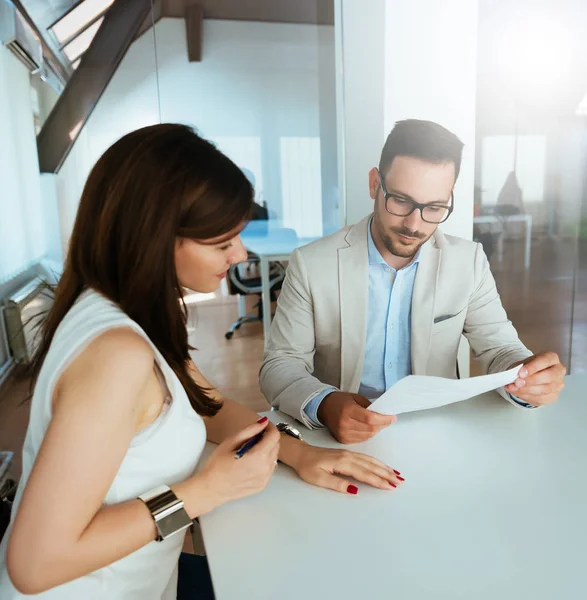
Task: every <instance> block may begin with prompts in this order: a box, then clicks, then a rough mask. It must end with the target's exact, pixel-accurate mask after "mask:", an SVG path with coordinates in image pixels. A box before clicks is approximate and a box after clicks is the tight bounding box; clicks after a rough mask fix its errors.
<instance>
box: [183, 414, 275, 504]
mask: <svg viewBox="0 0 587 600" xmlns="http://www.w3.org/2000/svg"><path fill="white" fill-rule="evenodd" d="M264 429H265V430H266V431H265V434H264V435H263V437H262V438H261V440H260V441H259V442H257V444H255V445H254V446H253V447H252V448H251V449H250V450H249V451H248V452H246V453H245V454H244V455H243V456H242V458H239V459H235V458H234V455H235V452H236V450H237V449H238V448H239V447H240V446H242V444H244V443H245V442H246V441H247V440H249V439H250V438H252V437H253V436H255V435H257V434H258V433H260V432H261V431H263V430H264ZM279 440H280V435H279V431H277V429H276V428H275V427H270V426H269V421H268V419H267V417H263V418H262V419H260V420H259V421H258V422H257V423H254V424H253V425H249V426H248V427H246V428H245V429H243V430H241V431H239V433H237V434H236V435H234V436H231V437H229V438H227V439H225V440H224V441H223V442H222V443H221V444H220V445H219V446H218V448H216V450H215V451H214V452H213V453H212V454H211V455H210V457H209V458H208V460H207V462H206V464H205V465H204V467H203V468H202V469H201V470H200V471H199V473H198V474H197V475H196V476H195V478H197V479H200V480H201V481H202V482H203V483H205V489H206V492H207V493H209V494H211V496H212V504H213V507H214V506H219V505H221V504H224V503H225V502H229V501H230V500H236V499H238V498H245V497H246V496H251V495H253V494H256V493H258V492H260V491H262V490H263V489H265V487H266V486H267V484H268V483H269V479H271V475H273V471H274V470H275V466H276V464H277V456H278V454H279Z"/></svg>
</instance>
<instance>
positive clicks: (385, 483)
mask: <svg viewBox="0 0 587 600" xmlns="http://www.w3.org/2000/svg"><path fill="white" fill-rule="evenodd" d="M292 466H293V468H294V469H295V471H296V472H297V474H298V475H299V476H300V477H301V478H302V479H303V480H304V481H306V482H307V483H311V484H312V485H316V486H318V487H323V488H327V489H330V490H335V491H337V492H341V493H343V494H356V493H357V492H358V488H357V486H356V485H353V484H349V481H348V480H347V479H345V477H351V478H353V479H355V480H357V481H360V482H363V483H366V484H368V485H371V486H373V487H376V488H379V489H382V490H393V489H394V488H396V487H399V486H400V485H402V483H403V482H404V478H403V477H402V476H401V473H400V472H399V471H396V470H395V469H392V468H391V467H389V466H387V465H386V464H385V463H382V462H381V461H380V460H377V459H376V458H373V457H372V456H367V455H366V454H360V453H358V452H352V451H351V450H334V449H330V448H320V447H317V446H310V445H307V444H304V448H303V449H302V451H301V452H300V453H299V456H298V458H297V460H296V463H295V464H294V465H292Z"/></svg>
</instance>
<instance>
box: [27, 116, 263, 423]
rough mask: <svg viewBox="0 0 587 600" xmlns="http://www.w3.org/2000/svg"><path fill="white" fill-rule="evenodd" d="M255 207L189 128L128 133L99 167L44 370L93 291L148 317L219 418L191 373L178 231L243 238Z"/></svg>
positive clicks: (162, 345)
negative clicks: (69, 317) (61, 333)
mask: <svg viewBox="0 0 587 600" xmlns="http://www.w3.org/2000/svg"><path fill="white" fill-rule="evenodd" d="M252 206H253V190H252V188H251V184H250V183H249V181H248V180H247V178H246V177H245V175H244V174H243V173H242V171H241V170H240V169H239V168H238V167H237V166H236V165H235V164H234V163H233V162H232V161H231V160H230V159H229V158H227V157H226V156H225V155H224V154H222V153H221V152H220V151H219V150H218V149H217V148H216V147H215V146H213V145H212V144H211V143H210V142H208V141H206V140H204V139H202V138H201V137H200V136H198V135H197V134H196V133H195V132H194V131H193V130H192V129H190V128H189V127H187V126H184V125H173V124H161V125H153V126H150V127H144V128H142V129H139V130H137V131H133V132H132V133H129V134H128V135H126V136H124V137H123V138H121V139H120V140H118V141H117V142H116V143H115V144H114V145H113V146H111V147H110V148H109V149H108V150H107V151H106V152H105V153H104V155H103V156H102V157H101V158H100V159H99V160H98V162H97V163H96V165H95V166H94V168H93V169H92V171H91V173H90V175H89V177H88V180H87V182H86V185H85V187H84V191H83V193H82V197H81V200H80V204H79V208H78V212H77V217H76V221H75V225H74V228H73V232H72V235H71V240H70V244H69V251H68V255H67V259H66V261H65V268H64V272H63V275H62V276H61V279H60V281H59V283H58V285H57V289H56V291H55V301H54V304H53V306H52V308H51V310H50V312H49V314H48V316H47V318H46V320H45V322H44V324H43V326H42V330H41V337H40V344H39V347H38V351H37V353H36V355H35V357H34V360H33V363H32V372H33V381H35V380H36V378H37V377H38V374H39V371H40V369H41V367H42V365H43V361H44V360H45V357H46V356H47V353H48V351H49V348H50V346H51V342H52V340H53V337H54V335H55V332H56V330H57V328H58V326H59V324H60V323H61V321H62V320H63V318H64V317H65V315H66V314H67V312H68V311H69V310H70V309H71V307H72V306H73V304H74V303H75V301H76V299H77V298H78V297H79V295H80V294H81V293H82V292H83V291H84V290H85V289H87V288H93V289H94V290H96V291H98V292H100V293H101V294H103V295H104V296H106V297H107V298H108V299H110V300H112V301H113V302H115V303H116V304H118V305H119V306H120V308H121V309H122V310H123V311H124V312H125V313H126V314H127V315H128V316H129V317H130V318H131V319H132V320H133V321H135V322H136V323H138V324H139V325H140V326H141V327H142V329H143V330H144V331H145V333H146V334H147V335H148V337H149V338H150V340H151V341H152V342H153V344H155V346H156V347H157V348H158V350H159V351H160V352H161V354H162V355H163V357H164V358H165V360H166V361H167V363H168V364H169V365H170V367H171V368H172V369H173V371H174V372H175V374H176V375H177V377H178V378H179V380H180V382H181V384H182V385H183V387H184V388H185V390H186V392H187V395H188V398H189V399H190V402H191V404H192V406H193V408H194V409H195V410H196V411H197V412H198V413H199V414H201V415H210V416H211V415H214V414H216V412H217V411H218V410H219V409H220V407H221V404H220V403H218V402H216V401H214V400H213V399H211V398H210V397H209V396H208V395H207V393H206V390H205V389H203V388H201V387H200V386H198V385H197V384H196V383H195V382H194V381H193V379H192V378H191V377H190V375H189V372H188V363H189V359H190V357H189V352H188V351H189V350H190V347H189V345H188V336H187V311H186V307H185V304H184V303H183V299H182V292H181V287H180V283H179V281H178V278H177V274H176V270H175V243H176V239H177V238H178V237H180V238H182V237H183V238H192V239H195V240H199V241H203V242H205V241H206V240H209V239H213V238H219V237H222V236H227V237H228V236H230V235H235V233H234V232H235V231H238V228H239V226H241V225H242V224H243V223H244V222H245V221H246V219H247V218H248V216H249V214H250V211H251V209H252Z"/></svg>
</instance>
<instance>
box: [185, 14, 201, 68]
mask: <svg viewBox="0 0 587 600" xmlns="http://www.w3.org/2000/svg"><path fill="white" fill-rule="evenodd" d="M203 22H204V11H203V10H202V7H201V6H199V5H197V4H196V5H192V6H188V7H186V12H185V31H186V37H187V46H188V60H189V61H190V62H200V61H201V60H202V27H203Z"/></svg>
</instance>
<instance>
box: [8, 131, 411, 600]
mask: <svg viewBox="0 0 587 600" xmlns="http://www.w3.org/2000/svg"><path fill="white" fill-rule="evenodd" d="M252 198H253V191H252V188H251V186H250V184H249V182H248V181H247V179H246V177H245V176H244V175H243V174H242V172H241V171H240V170H239V169H238V168H237V167H236V166H235V165H234V164H233V163H232V162H231V161H230V160H229V159H228V158H226V157H225V156H224V155H223V154H221V153H220V152H219V151H218V150H217V149H216V148H215V147H214V146H213V145H211V144H210V143H208V142H207V141H205V140H203V139H201V138H200V137H198V136H197V135H196V134H195V133H194V132H193V131H192V130H191V129H189V128H188V127H185V126H182V125H154V126H152V127H146V128H144V129H140V130H138V131H135V132H133V133H130V134H129V135H127V136H125V137H123V138H122V139H121V140H119V141H118V142H116V143H115V144H114V145H113V146H112V147H111V148H110V149H109V150H108V151H107V152H106V153H105V154H104V155H103V156H102V158H101V159H100V160H99V161H98V162H97V164H96V165H95V167H94V168H93V170H92V172H91V173H90V176H89V178H88V181H87V183H86V186H85V188H84V191H83V194H82V198H81V201H80V205H79V210H78V214H77V218H76V222H75V226H74V229H73V233H72V237H71V242H70V248H69V254H68V258H67V261H66V265H65V270H64V273H63V276H62V278H61V280H60V282H59V285H58V288H57V292H56V298H55V303H54V305H53V307H52V309H51V312H50V314H49V315H48V318H47V320H46V322H45V325H44V330H43V336H42V341H41V344H40V347H39V351H38V356H37V357H36V360H35V362H34V372H35V389H34V394H33V400H32V407H31V418H30V424H29V428H28V431H27V436H26V440H25V447H24V453H23V458H24V460H23V476H22V480H21V484H20V486H19V491H18V494H17V498H16V501H15V504H14V510H13V517H12V524H11V526H10V528H9V530H8V532H7V535H6V536H5V539H4V540H3V544H2V547H1V548H0V564H2V569H1V570H0V597H1V598H2V599H3V600H12V599H15V598H20V597H21V594H39V595H40V597H42V598H59V599H60V600H63V599H73V598H75V599H76V600H79V599H81V598H83V599H84V600H88V599H94V598H108V599H109V600H111V599H118V598H124V599H125V600H126V599H129V598H137V599H139V598H140V599H141V600H145V599H151V598H152V599H155V598H157V599H159V598H165V599H167V598H175V594H176V588H177V562H178V557H179V554H180V550H181V546H182V542H183V535H177V533H179V532H180V531H183V528H184V527H185V526H186V522H187V523H189V522H190V520H191V519H194V518H195V517H197V516H199V515H203V514H205V513H207V512H209V511H211V510H213V509H214V508H215V507H217V506H220V505H221V504H223V503H225V502H228V501H230V500H234V499H237V498H242V497H245V496H248V495H250V494H254V493H256V492H259V491H261V490H262V489H263V488H264V487H265V486H266V485H267V483H268V481H269V478H270V477H271V474H272V472H273V469H274V468H275V464H276V460H277V458H278V457H279V459H280V460H281V461H282V462H284V463H285V464H287V465H290V466H291V467H292V468H294V469H295V470H296V471H297V473H298V474H299V475H300V476H301V477H302V478H303V479H305V480H306V481H308V482H310V483H313V484H315V485H319V486H323V487H328V488H332V489H335V490H338V491H341V492H346V493H356V487H355V486H349V485H348V481H345V480H344V479H343V478H340V477H338V476H337V475H335V473H340V474H343V475H349V476H352V477H354V478H355V479H358V480H359V481H363V482H366V483H369V484H371V485H375V486H377V487H380V488H383V489H391V488H392V486H393V487H395V486H396V485H398V484H399V483H400V481H399V480H398V479H397V475H396V473H395V472H394V471H393V470H392V469H390V468H389V467H387V466H386V465H384V464H382V463H380V462H379V461H377V460H375V459H372V458H369V457H366V456H364V455H360V454H354V453H349V452H346V451H335V450H326V449H321V448H314V447H311V446H309V445H307V444H304V443H303V442H300V441H298V440H296V439H293V438H291V437H284V438H283V439H281V440H280V434H279V432H278V431H277V430H276V429H275V428H274V427H272V426H269V425H268V422H267V420H266V419H261V420H257V419H258V415H256V414H255V413H254V412H252V411H251V410H249V409H247V408H245V407H243V406H241V405H239V404H237V403H236V402H233V401H231V400H228V399H226V398H222V396H221V395H220V394H219V392H218V391H217V390H215V389H214V388H213V386H212V385H210V383H209V382H208V381H207V380H206V379H205V378H204V376H203V375H202V374H201V373H200V372H199V371H198V369H197V368H196V366H195V365H194V363H193V362H192V360H191V359H190V356H189V352H188V350H189V349H190V348H189V346H188V339H187V328H186V309H185V305H184V304H183V301H182V290H183V289H184V288H188V289H191V290H196V291H198V292H212V291H214V290H215V289H217V288H218V286H219V284H220V281H221V280H222V278H223V277H225V275H226V272H227V270H228V268H229V267H230V265H232V264H234V263H237V262H239V261H242V260H244V259H245V258H246V251H245V249H244V248H243V246H242V243H241V241H240V238H239V232H240V231H241V229H242V228H243V226H244V224H245V222H246V219H247V217H248V215H249V211H250V210H251V207H252ZM262 431H265V435H264V437H262V439H261V441H260V442H259V443H258V444H257V445H255V446H254V447H253V448H252V449H251V450H249V451H248V452H247V453H246V454H244V455H243V457H242V458H241V459H240V460H235V459H234V458H235V450H236V449H237V448H238V447H239V446H241V445H242V444H243V443H244V442H245V441H247V440H248V439H249V438H251V437H252V436H255V435H256V434H258V433H260V432H262ZM206 439H207V440H210V441H212V442H215V443H217V444H219V446H218V448H217V449H216V450H215V452H214V453H213V454H212V455H211V457H210V458H209V460H208V461H207V462H206V464H205V465H204V467H203V468H202V469H200V470H199V472H198V473H197V474H195V475H194V474H193V473H194V470H195V467H196V464H197V463H198V460H199V458H200V454H201V452H202V449H203V447H204V444H205V442H206ZM280 442H281V443H280ZM162 485H163V488H161V486H162ZM166 485H167V486H171V488H166V487H165V486H166ZM139 496H141V497H142V499H138V497H139ZM182 502H183V505H181V503H182ZM162 507H163V508H164V509H165V510H163V511H161V510H160V509H161V508H162ZM165 511H167V512H169V511H171V513H173V517H172V518H171V520H170V517H169V516H168V515H167V516H165V515H164V513H165ZM186 513H187V514H186ZM162 515H163V516H164V518H163V517H162ZM160 517H161V520H159V519H160ZM174 534H175V535H174ZM155 540H162V541H155Z"/></svg>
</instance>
